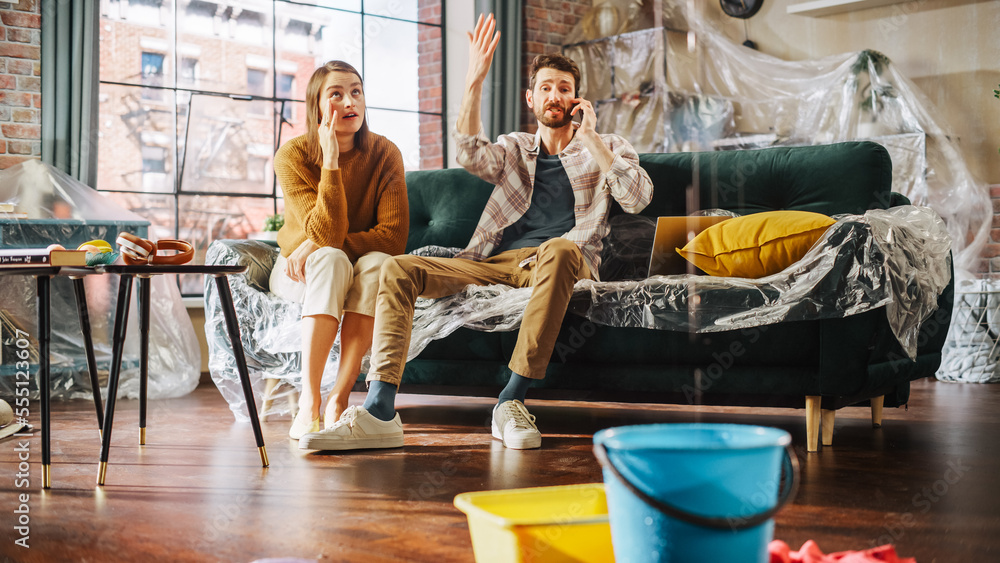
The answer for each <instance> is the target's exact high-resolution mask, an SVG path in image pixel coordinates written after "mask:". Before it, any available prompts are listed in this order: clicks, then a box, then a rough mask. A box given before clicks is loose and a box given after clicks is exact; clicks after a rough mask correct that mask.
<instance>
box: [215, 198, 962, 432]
mask: <svg viewBox="0 0 1000 563" xmlns="http://www.w3.org/2000/svg"><path fill="white" fill-rule="evenodd" d="M636 219H639V220H642V219H646V218H639V217H637V218H636ZM613 225H614V224H613ZM625 228H626V229H630V228H634V225H630V224H626V225H625ZM613 236H614V227H613V231H612V235H609V237H613ZM623 238H626V239H627V238H629V237H627V236H626V237H623ZM608 240H609V242H610V241H611V240H612V239H608ZM950 247H951V241H950V238H949V235H948V232H947V229H946V228H945V225H944V222H943V221H942V220H941V218H940V217H939V216H938V215H937V214H936V213H935V212H934V211H933V210H931V209H929V208H926V207H918V206H912V205H904V206H898V207H894V208H891V209H888V210H871V211H868V212H867V213H865V214H864V215H841V216H838V217H837V223H836V224H834V225H833V226H832V227H830V229H828V230H827V232H826V233H825V235H824V236H823V238H821V239H820V240H819V241H818V242H817V243H816V244H815V245H814V246H813V247H812V249H810V251H809V252H808V253H807V254H806V255H805V257H803V258H802V259H801V260H800V261H798V262H796V263H795V264H793V265H792V266H790V267H789V268H787V269H786V270H784V271H782V272H780V273H777V274H775V275H772V276H768V277H766V278H761V279H756V280H754V279H744V278H722V277H711V276H696V275H680V276H656V277H652V278H648V279H642V280H626V281H606V282H594V281H590V280H584V281H580V282H578V283H577V285H576V287H575V288H574V294H573V299H572V301H571V303H570V312H571V313H575V314H578V315H581V316H583V317H586V318H587V319H589V320H591V321H592V322H594V323H597V324H603V325H609V326H616V327H641V328H648V329H654V330H674V331H692V332H718V331H726V330H736V329H741V328H748V327H755V326H763V325H768V324H773V323H778V322H784V321H806V320H818V319H825V318H839V317H844V316H849V315H855V314H858V313H862V312H865V311H870V310H872V309H877V308H879V307H884V308H885V312H886V315H887V319H888V321H889V325H890V326H891V327H892V330H893V333H894V334H895V336H896V338H897V339H898V340H899V343H900V346H901V348H902V349H903V350H904V351H905V352H906V353H907V354H908V355H910V356H911V357H913V356H915V354H916V348H917V333H918V330H919V326H920V322H921V321H922V320H923V319H925V318H926V317H927V316H928V315H929V314H930V313H931V312H933V311H934V309H936V307H937V298H938V296H939V295H940V293H941V291H942V290H943V289H944V288H945V286H947V284H948V282H949V281H950V279H951V271H950V270H951V264H950V255H949V250H950ZM457 250H458V249H450V252H449V249H442V248H438V247H429V248H426V249H418V251H415V253H419V254H423V255H434V256H449V255H452V254H454V253H455V252H457ZM614 252H618V253H619V254H620V256H618V257H619V258H620V259H621V260H620V261H621V262H622V263H627V262H631V263H635V264H642V263H643V262H645V264H647V265H648V260H649V254H648V246H647V247H645V248H643V245H641V244H638V245H630V246H625V247H622V246H619V247H618V250H613V251H612V253H614ZM629 253H632V254H631V255H630V254H629ZM608 254H609V253H607V252H606V253H605V254H604V256H605V257H607V256H608ZM276 256H277V249H275V248H272V247H267V246H265V245H263V244H260V243H255V242H253V241H216V242H215V243H213V244H212V246H211V247H210V248H209V256H208V259H207V261H208V262H209V263H215V264H222V263H225V264H235V263H245V264H247V265H249V270H248V272H247V275H246V276H230V284H231V286H232V290H233V299H234V302H235V306H236V311H237V316H238V317H239V321H240V327H241V330H242V339H243V343H244V347H245V349H246V357H247V364H248V368H249V370H250V374H251V380H252V381H253V383H254V386H255V390H256V391H257V393H258V397H259V396H260V393H261V391H262V386H261V385H262V383H261V379H262V378H276V379H280V380H282V381H283V382H285V384H284V385H283V388H281V390H280V391H278V392H277V394H276V395H274V396H272V398H275V399H281V398H283V397H288V396H290V395H291V393H292V392H293V390H294V389H295V388H297V387H298V386H299V381H298V379H299V365H298V361H299V355H298V350H299V349H300V346H301V343H300V338H301V336H300V331H299V328H300V325H299V313H300V310H301V309H300V306H299V305H298V304H293V303H290V302H287V301H283V300H281V299H279V298H278V297H276V296H274V295H272V294H270V293H267V291H266V288H267V277H268V272H270V269H271V266H272V265H273V263H274V260H275V257H276ZM637 269H640V268H638V267H637ZM603 273H604V270H603V268H602V275H603ZM626 277H627V276H626ZM643 277H644V276H643ZM530 297H531V289H530V288H521V289H514V288H510V287H506V286H496V285H494V286H468V287H466V288H465V289H464V290H463V291H462V292H459V293H458V294H456V295H453V296H449V297H444V298H441V299H434V300H431V299H422V298H421V299H418V300H417V304H416V310H415V313H414V319H413V334H412V338H411V342H410V350H409V353H408V356H407V359H408V360H410V359H413V358H415V357H416V356H417V355H419V354H420V352H421V351H422V350H423V349H424V348H425V347H426V346H427V344H428V343H429V342H430V341H432V340H435V339H439V338H444V337H445V336H447V335H449V334H451V333H452V332H454V331H455V330H457V329H458V328H460V327H465V328H470V329H474V330H480V331H490V332H495V331H512V330H516V329H517V328H518V327H519V326H520V322H521V316H522V314H523V312H524V307H525V305H526V304H527V302H528V299H529V298H530ZM205 299H206V325H205V329H206V334H207V336H208V342H209V347H210V350H211V353H210V360H209V368H210V370H211V372H212V378H213V380H214V381H215V383H216V385H217V386H218V387H219V389H220V391H221V392H222V394H223V396H224V397H225V399H226V401H228V402H229V405H230V409H231V410H232V411H233V413H234V415H235V416H236V417H237V419H242V420H245V419H246V415H245V414H244V413H245V412H246V411H245V404H244V402H243V395H242V391H241V387H240V384H239V379H238V377H237V375H236V368H235V363H234V361H235V360H234V358H233V356H232V350H231V349H230V347H229V343H228V339H227V337H226V333H225V320H224V318H223V317H222V313H221V308H220V306H219V302H218V295H216V294H215V293H214V291H213V290H212V287H211V285H206V294H205ZM338 351H339V348H338V345H337V344H335V345H334V350H333V352H331V354H330V357H329V359H328V363H327V369H326V371H325V372H324V379H323V383H322V385H321V387H323V390H324V393H326V392H327V391H328V390H329V388H331V387H332V385H333V379H334V378H335V374H336V367H337V357H338ZM366 364H367V360H366ZM366 369H367V365H364V366H362V371H364V370H366ZM288 412H290V406H289V404H288V401H285V400H275V402H274V404H273V406H272V407H271V408H270V409H268V410H267V411H266V412H262V414H286V413H288Z"/></svg>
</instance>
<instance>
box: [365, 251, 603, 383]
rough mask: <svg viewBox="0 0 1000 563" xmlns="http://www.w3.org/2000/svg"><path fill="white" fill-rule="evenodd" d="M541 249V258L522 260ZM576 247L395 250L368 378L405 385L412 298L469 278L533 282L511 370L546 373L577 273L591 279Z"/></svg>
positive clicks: (457, 287) (446, 290)
mask: <svg viewBox="0 0 1000 563" xmlns="http://www.w3.org/2000/svg"><path fill="white" fill-rule="evenodd" d="M532 255H537V256H536V260H535V261H534V262H531V263H530V264H526V265H525V266H524V267H523V268H522V267H520V266H518V264H520V263H521V262H522V261H524V260H525V259H527V258H530V257H531V256H532ZM590 277H591V274H590V269H589V268H588V267H587V264H586V263H585V262H584V260H583V254H581V253H580V249H579V248H577V246H576V245H575V244H574V243H572V242H570V241H569V240H567V239H564V238H554V239H550V240H547V241H545V242H544V243H542V245H541V246H539V247H537V248H520V249H515V250H508V251H507V252H503V253H500V254H498V255H496V256H492V257H490V258H487V259H486V260H483V261H482V262H474V261H472V260H465V259H461V258H422V257H418V256H409V255H406V256H394V257H392V258H390V259H388V260H386V261H385V263H384V264H383V265H382V274H381V276H380V277H379V289H378V299H377V300H376V302H375V303H376V304H375V341H374V344H373V346H372V356H371V370H369V372H368V381H385V382H386V383H392V384H394V385H399V382H400V380H401V379H402V377H403V366H404V365H405V364H406V353H407V350H409V348H410V333H411V332H412V330H413V305H414V302H415V301H416V299H417V297H418V296H419V297H430V298H436V297H444V296H446V295H453V294H455V293H458V292H459V291H461V290H462V288H464V287H465V286H467V285H469V284H475V285H491V284H503V285H509V286H512V287H533V288H534V289H533V290H532V293H531V299H530V300H529V301H528V305H527V307H526V308H525V310H524V319H523V320H522V321H521V330H520V331H519V332H518V335H517V346H515V348H514V353H513V355H512V357H511V360H510V364H509V367H510V369H511V370H512V371H513V372H514V373H516V374H518V375H523V376H524V377H530V378H532V379H541V378H543V377H545V368H546V367H547V366H548V364H549V358H551V357H552V350H553V349H554V348H555V344H556V337H557V336H558V335H559V327H560V326H561V325H562V321H563V317H565V316H566V307H567V306H568V305H569V299H570V297H571V296H572V295H573V284H575V283H576V282H577V280H580V279H584V278H590Z"/></svg>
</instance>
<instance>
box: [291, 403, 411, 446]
mask: <svg viewBox="0 0 1000 563" xmlns="http://www.w3.org/2000/svg"><path fill="white" fill-rule="evenodd" d="M401 447H403V423H402V422H401V421H400V420H399V413H396V416H395V417H393V419H392V420H390V421H388V422H386V421H384V420H379V419H377V418H375V417H374V416H372V414H371V413H370V412H368V411H367V410H365V408H364V407H359V406H357V405H352V406H350V407H347V410H346V411H344V414H342V415H340V420H338V421H337V422H336V423H334V425H333V426H331V427H329V428H326V429H324V430H320V431H319V432H313V433H310V434H306V435H305V436H303V437H302V438H300V439H299V449H301V450H325V451H341V450H361V449H368V448H401Z"/></svg>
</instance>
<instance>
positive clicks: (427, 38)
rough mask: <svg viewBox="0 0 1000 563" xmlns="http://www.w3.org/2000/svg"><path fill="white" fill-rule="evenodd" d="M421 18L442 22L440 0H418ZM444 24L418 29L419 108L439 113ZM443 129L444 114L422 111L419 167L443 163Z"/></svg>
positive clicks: (440, 109) (430, 166) (438, 165)
mask: <svg viewBox="0 0 1000 563" xmlns="http://www.w3.org/2000/svg"><path fill="white" fill-rule="evenodd" d="M418 9H419V16H418V17H419V20H420V21H427V22H434V23H440V22H441V0H419V4H418ZM442 55H443V52H442V44H441V28H440V27H432V26H427V25H422V26H420V28H419V31H418V32H417V61H418V65H419V66H418V69H417V75H418V80H419V84H418V88H419V96H420V106H419V109H420V111H430V112H437V113H440V112H441V111H442V109H443V107H444V105H443V104H442V94H443V92H444V72H443V67H442V61H443V57H442ZM444 142H445V138H444V129H443V127H442V123H441V117H440V116H437V115H428V114H420V169H421V170H431V169H436V168H443V167H444Z"/></svg>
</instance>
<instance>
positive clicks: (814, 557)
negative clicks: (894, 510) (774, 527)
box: [767, 540, 917, 563]
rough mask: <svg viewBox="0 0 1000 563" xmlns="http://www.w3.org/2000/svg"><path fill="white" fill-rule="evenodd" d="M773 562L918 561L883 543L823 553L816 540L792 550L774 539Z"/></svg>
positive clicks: (856, 562) (894, 562)
mask: <svg viewBox="0 0 1000 563" xmlns="http://www.w3.org/2000/svg"><path fill="white" fill-rule="evenodd" d="M767 551H768V552H769V553H770V554H771V563H917V560H916V559H914V558H912V557H905V558H902V559H901V558H900V557H899V556H898V555H896V548H894V547H892V546H891V545H881V546H879V547H873V548H872V549H866V550H865V551H838V552H837V553H831V554H829V555H823V552H822V551H820V549H819V546H818V545H816V542H814V541H812V540H809V541H807V542H806V543H804V544H802V547H800V548H799V550H798V551H792V550H791V548H790V547H788V544H787V543H785V542H783V541H781V540H774V541H772V542H771V543H770V544H768V546H767Z"/></svg>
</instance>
